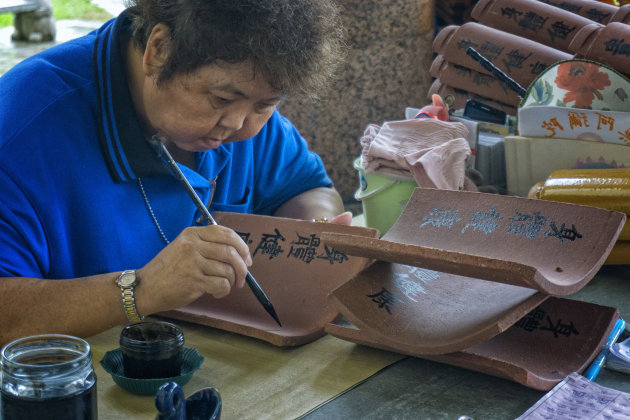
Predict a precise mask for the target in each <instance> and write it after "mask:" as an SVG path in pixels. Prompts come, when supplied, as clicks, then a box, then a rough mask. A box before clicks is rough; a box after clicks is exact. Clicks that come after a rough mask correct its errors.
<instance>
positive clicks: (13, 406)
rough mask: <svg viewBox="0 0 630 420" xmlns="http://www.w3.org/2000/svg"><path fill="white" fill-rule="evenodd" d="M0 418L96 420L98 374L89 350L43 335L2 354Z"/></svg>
mask: <svg viewBox="0 0 630 420" xmlns="http://www.w3.org/2000/svg"><path fill="white" fill-rule="evenodd" d="M1 361H2V373H1V374H0V387H1V388H0V389H1V392H0V418H2V419H25V420H31V419H32V420H40V419H54V420H59V419H86V420H87V419H97V418H98V412H97V403H96V401H97V399H96V374H95V373H94V369H93V368H92V353H91V352H90V345H89V344H88V343H87V342H86V341H85V340H82V339H80V338H77V337H72V336H69V335H61V334H43V335H34V336H30V337H24V338H20V339H17V340H15V341H12V342H10V343H9V344H7V345H6V346H4V347H3V348H2V351H1Z"/></svg>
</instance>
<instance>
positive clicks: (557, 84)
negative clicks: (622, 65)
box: [520, 59, 630, 112]
mask: <svg viewBox="0 0 630 420" xmlns="http://www.w3.org/2000/svg"><path fill="white" fill-rule="evenodd" d="M629 96H630V79H628V78H627V77H625V76H623V75H622V74H621V73H619V72H617V71H616V70H614V69H612V68H610V67H606V66H604V65H602V64H599V63H595V62H593V61H589V60H583V59H573V60H566V61H560V62H558V63H556V64H554V65H553V66H550V67H548V68H547V69H545V70H544V71H543V72H542V73H541V74H540V75H539V76H538V77H537V78H536V79H535V80H534V81H533V82H532V83H531V84H530V85H529V87H528V89H527V93H526V94H525V97H524V98H523V99H522V101H521V103H520V108H524V107H529V106H554V107H565V108H580V109H593V110H601V111H626V112H627V111H630V97H629Z"/></svg>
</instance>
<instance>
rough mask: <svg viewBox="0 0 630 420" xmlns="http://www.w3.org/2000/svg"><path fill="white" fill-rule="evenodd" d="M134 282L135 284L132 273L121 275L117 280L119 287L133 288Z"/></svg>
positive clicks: (134, 277) (134, 276) (134, 275)
mask: <svg viewBox="0 0 630 420" xmlns="http://www.w3.org/2000/svg"><path fill="white" fill-rule="evenodd" d="M135 282H136V274H135V273H134V272H131V273H123V274H122V275H121V276H120V278H119V279H118V285H119V286H120V287H129V286H133V284H134V283H135Z"/></svg>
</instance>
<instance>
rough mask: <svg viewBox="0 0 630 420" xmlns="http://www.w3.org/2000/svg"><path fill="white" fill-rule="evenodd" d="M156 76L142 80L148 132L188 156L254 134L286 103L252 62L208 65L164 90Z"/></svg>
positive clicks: (182, 77)
mask: <svg viewBox="0 0 630 420" xmlns="http://www.w3.org/2000/svg"><path fill="white" fill-rule="evenodd" d="M156 77H157V75H156V74H154V75H153V76H151V77H147V78H145V82H144V83H145V86H144V89H143V98H142V101H143V111H144V112H143V114H144V115H143V118H144V119H145V125H146V130H147V133H148V134H150V135H153V134H158V135H159V136H160V137H161V138H162V139H163V140H164V141H165V143H167V144H168V143H172V144H174V145H176V146H177V147H178V148H180V149H182V150H185V151H188V152H202V151H206V150H209V149H216V148H217V147H219V146H220V145H221V144H224V143H230V142H233V141H239V140H245V139H248V138H250V137H252V136H254V135H256V134H257V133H258V132H259V131H260V129H261V128H262V127H263V125H264V124H265V123H266V122H267V120H268V119H269V118H270V117H271V114H272V113H273V111H274V110H275V109H276V106H277V105H278V103H279V102H280V100H281V99H282V95H281V94H280V93H279V92H276V91H274V90H273V89H272V88H271V87H270V86H269V84H268V83H267V82H266V81H265V80H264V78H263V77H262V75H261V74H260V73H257V72H255V71H254V67H253V65H252V63H250V62H243V63H237V64H227V63H219V64H212V65H208V66H205V67H202V68H200V69H198V70H196V71H194V72H193V73H191V74H187V75H176V76H175V77H174V78H173V79H171V80H170V81H168V82H165V83H163V84H161V85H160V86H158V85H157V83H156V81H155V80H156Z"/></svg>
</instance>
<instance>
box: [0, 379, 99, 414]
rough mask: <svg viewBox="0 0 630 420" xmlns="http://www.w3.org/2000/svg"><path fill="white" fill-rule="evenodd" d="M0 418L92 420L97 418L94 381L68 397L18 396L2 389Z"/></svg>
mask: <svg viewBox="0 0 630 420" xmlns="http://www.w3.org/2000/svg"><path fill="white" fill-rule="evenodd" d="M0 398H2V403H1V404H0V406H1V407H2V411H0V418H3V419H7V420H8V419H20V420H41V419H46V420H75V419H76V420H92V419H96V418H98V410H97V405H96V401H97V399H96V383H94V385H92V386H91V387H90V388H88V389H86V390H85V391H83V392H81V393H79V394H76V395H72V396H69V397H56V398H45V399H37V398H18V397H15V396H13V395H9V394H7V393H5V392H4V391H2V393H0Z"/></svg>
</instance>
